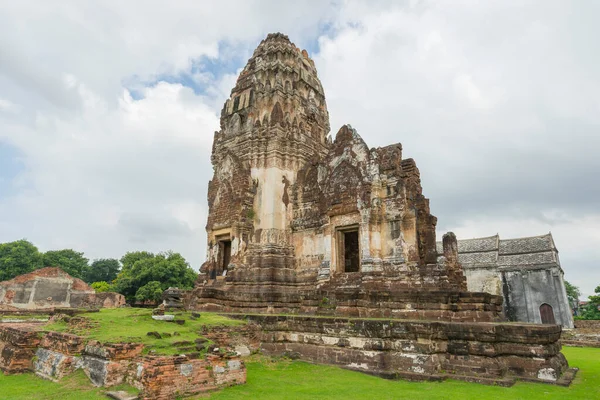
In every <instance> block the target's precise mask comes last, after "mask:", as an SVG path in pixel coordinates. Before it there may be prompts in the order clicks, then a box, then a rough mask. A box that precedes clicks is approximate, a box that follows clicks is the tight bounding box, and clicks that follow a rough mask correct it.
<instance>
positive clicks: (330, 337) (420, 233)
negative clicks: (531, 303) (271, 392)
mask: <svg viewBox="0 0 600 400" xmlns="http://www.w3.org/2000/svg"><path fill="white" fill-rule="evenodd" d="M328 134H329V115H328V111H327V104H326V102H325V96H324V92H323V87H322V85H321V83H320V81H319V78H318V76H317V71H316V68H315V65H314V62H313V61H312V60H311V59H310V58H309V57H308V54H307V52H306V51H301V50H300V49H298V48H297V47H296V46H295V45H294V44H293V43H291V42H290V41H289V39H288V38H287V36H285V35H282V34H279V33H278V34H269V35H268V36H267V38H266V39H265V40H263V41H262V42H261V43H260V44H259V46H258V48H257V49H256V50H255V51H254V54H253V55H252V57H251V58H250V60H249V61H248V63H247V65H246V66H245V68H244V69H243V71H242V72H241V74H240V76H239V78H238V80H237V83H236V85H235V87H234V88H233V90H232V91H231V96H230V98H229V99H228V100H227V101H226V102H225V105H224V107H223V110H222V111H221V129H220V130H219V131H218V132H216V133H215V136H214V143H213V150H212V157H211V160H212V163H213V166H214V176H213V179H212V180H211V181H210V183H209V189H208V204H209V216H208V222H207V225H206V229H207V234H208V249H207V261H206V262H205V263H204V264H203V265H202V267H201V269H200V274H199V278H198V282H197V285H196V288H195V289H194V291H193V293H192V294H191V296H190V300H189V304H188V307H190V308H193V309H197V310H211V311H221V312H229V313H238V314H239V313H242V314H243V313H254V314H256V313H259V314H269V315H272V314H278V315H277V316H267V315H264V316H260V317H259V316H253V317H248V318H251V319H252V320H253V321H254V322H256V323H259V324H260V325H261V326H262V327H263V328H264V332H265V333H264V336H263V337H262V340H263V351H265V352H267V353H268V352H271V353H279V354H280V353H286V352H287V353H289V352H292V353H295V354H297V355H298V356H299V357H301V358H304V359H307V360H310V361H314V362H324V363H333V364H341V365H344V366H345V367H347V368H351V369H358V370H367V371H369V372H372V373H378V374H382V375H390V374H391V375H392V376H404V377H409V378H413V377H416V379H419V377H423V376H427V377H429V378H432V377H441V378H443V377H445V376H446V374H448V373H449V374H453V376H454V377H458V378H460V377H462V378H463V379H471V378H472V377H474V376H478V377H479V378H480V379H479V378H478V379H479V380H480V381H481V380H485V379H489V380H490V382H496V383H499V382H505V381H506V382H508V383H510V382H514V377H519V378H526V379H532V380H543V381H551V382H559V381H560V380H561V379H563V381H565V379H566V378H564V374H563V372H564V371H566V370H567V363H566V360H565V359H564V357H563V356H562V354H561V353H560V346H559V345H558V344H557V340H558V338H559V337H560V326H556V325H548V326H538V327H535V328H536V329H538V330H537V331H535V332H533V331H532V330H531V329H533V328H531V327H527V326H524V325H523V326H521V325H516V326H515V325H511V326H510V327H505V326H504V325H494V324H491V325H484V324H481V323H482V322H500V321H504V320H505V317H504V315H503V313H502V296H498V295H492V294H489V293H483V292H479V293H472V292H468V291H467V283H466V279H465V276H464V274H463V270H462V267H461V265H460V263H459V254H458V244H457V240H456V237H455V236H454V234H452V233H448V234H446V235H444V237H443V240H442V242H443V243H442V248H441V254H440V255H439V257H438V252H437V250H436V235H435V226H436V222H437V220H436V218H435V217H434V216H433V215H432V214H431V213H430V209H429V200H428V199H427V198H426V197H425V196H424V195H423V191H422V187H421V180H420V174H419V170H418V168H417V166H416V164H415V162H414V160H412V159H403V158H402V146H401V145H400V144H393V145H390V146H386V147H381V148H369V147H368V146H367V144H366V143H365V141H364V140H363V139H362V138H361V137H360V135H359V134H358V133H357V132H356V130H354V129H353V128H352V127H351V126H350V125H345V126H342V127H341V128H340V129H339V131H338V132H337V134H336V135H335V137H334V138H333V140H332V139H331V138H330V137H329V136H328ZM282 314H285V315H286V316H284V315H282ZM289 314H298V315H302V317H291V316H289ZM314 315H329V316H335V318H333V319H331V320H329V319H327V318H316V317H314ZM347 317H350V318H347ZM372 317H378V318H383V319H382V320H372V319H368V318H372ZM365 318H367V319H365ZM415 320H420V321H419V322H416V321H415ZM499 343H501V344H500V345H499ZM532 346H533V347H532ZM532 349H533V350H532ZM533 354H536V356H535V357H536V358H535V359H533V358H531V357H533ZM444 371H445V372H444ZM566 381H569V379H566Z"/></svg>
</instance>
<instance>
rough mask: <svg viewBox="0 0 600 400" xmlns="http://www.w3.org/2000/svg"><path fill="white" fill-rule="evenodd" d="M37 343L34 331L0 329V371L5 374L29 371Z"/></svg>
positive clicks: (36, 335) (38, 339)
mask: <svg viewBox="0 0 600 400" xmlns="http://www.w3.org/2000/svg"><path fill="white" fill-rule="evenodd" d="M39 343H40V338H39V335H38V333H37V332H35V331H29V330H26V329H17V328H12V327H0V370H2V371H3V372H4V373H6V374H11V373H19V372H26V371H31V370H32V368H33V364H32V359H33V356H34V353H35V350H36V348H37V346H38V345H39Z"/></svg>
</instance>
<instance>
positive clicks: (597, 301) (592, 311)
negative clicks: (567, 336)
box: [581, 286, 600, 319]
mask: <svg viewBox="0 0 600 400" xmlns="http://www.w3.org/2000/svg"><path fill="white" fill-rule="evenodd" d="M594 292H595V293H596V295H595V296H589V301H588V303H587V304H586V305H585V306H584V307H583V310H582V312H581V319H600V310H598V307H600V286H597V287H596V289H595V290H594Z"/></svg>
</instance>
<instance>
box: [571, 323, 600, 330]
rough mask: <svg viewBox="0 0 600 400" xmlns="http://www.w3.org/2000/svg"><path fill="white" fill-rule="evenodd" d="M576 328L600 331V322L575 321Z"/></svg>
mask: <svg viewBox="0 0 600 400" xmlns="http://www.w3.org/2000/svg"><path fill="white" fill-rule="evenodd" d="M575 328H583V329H598V330H599V331H600V320H575Z"/></svg>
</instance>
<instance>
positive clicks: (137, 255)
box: [114, 251, 196, 301]
mask: <svg viewBox="0 0 600 400" xmlns="http://www.w3.org/2000/svg"><path fill="white" fill-rule="evenodd" d="M121 264H122V265H123V268H122V269H121V272H120V273H119V274H118V275H117V279H115V281H114V289H115V291H117V292H119V293H121V294H123V295H124V296H125V297H126V298H127V300H128V301H133V300H135V299H136V295H137V292H138V290H139V289H140V288H141V287H143V286H145V285H147V284H148V283H150V282H159V283H160V287H161V293H162V291H164V290H166V289H168V288H169V287H171V286H172V287H179V288H180V289H191V288H192V287H193V286H194V281H195V280H196V272H194V270H193V269H192V268H191V267H190V265H189V264H188V263H187V261H186V260H185V258H183V256H182V255H181V254H179V253H173V252H171V251H169V252H165V253H159V254H156V255H155V254H152V253H149V252H146V251H136V252H130V253H127V254H125V255H124V256H123V257H122V258H121ZM143 293H145V292H143Z"/></svg>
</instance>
